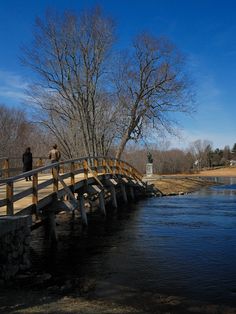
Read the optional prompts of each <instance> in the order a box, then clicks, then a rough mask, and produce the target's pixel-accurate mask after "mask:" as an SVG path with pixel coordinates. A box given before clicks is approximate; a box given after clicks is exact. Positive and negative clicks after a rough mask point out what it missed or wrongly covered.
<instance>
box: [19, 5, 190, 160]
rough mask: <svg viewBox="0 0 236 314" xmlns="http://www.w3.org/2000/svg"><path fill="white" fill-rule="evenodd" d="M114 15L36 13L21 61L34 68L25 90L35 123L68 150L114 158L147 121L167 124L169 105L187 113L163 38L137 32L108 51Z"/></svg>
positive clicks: (183, 82)
mask: <svg viewBox="0 0 236 314" xmlns="http://www.w3.org/2000/svg"><path fill="white" fill-rule="evenodd" d="M114 31H115V28H114V22H113V21H112V20H111V19H110V18H108V17H106V16H104V15H103V14H102V12H101V10H100V9H97V8H96V9H94V10H92V11H90V12H84V13H82V14H81V15H80V16H76V15H74V14H71V13H64V14H63V15H62V16H57V15H56V14H52V13H50V14H47V15H46V17H45V19H37V21H36V31H35V35H34V43H33V45H32V46H30V47H29V46H28V47H27V48H25V49H24V58H23V61H24V63H25V64H26V65H28V66H30V67H31V68H32V69H33V70H34V72H36V73H37V74H38V80H37V81H36V82H35V84H34V86H32V88H31V90H30V91H29V93H30V95H31V97H32V98H31V99H32V100H33V101H34V102H35V104H37V106H39V107H40V109H41V110H42V111H43V114H42V113H41V118H40V120H41V122H42V123H43V124H44V125H45V126H47V128H49V129H50V131H51V132H52V133H53V134H54V136H56V138H57V140H58V142H59V144H60V146H61V147H62V149H63V151H64V153H65V155H66V156H67V157H69V158H70V157H76V156H78V155H82V154H85V155H88V156H92V155H99V154H102V155H104V154H105V155H106V154H108V153H109V151H110V148H111V147H116V157H118V158H119V157H120V156H121V154H122V153H123V151H124V149H125V146H126V144H127V143H128V142H129V141H130V140H138V139H139V138H140V137H141V136H142V134H143V132H144V131H145V129H147V128H149V127H150V126H152V127H153V126H154V127H156V128H157V129H158V128H165V129H167V130H168V131H169V132H171V131H172V129H171V123H170V121H171V117H170V116H169V115H168V113H171V112H175V111H177V112H180V111H182V112H188V111H189V110H191V109H190V106H189V103H190V102H189V100H190V98H189V93H188V91H189V86H188V83H187V79H186V76H185V75H184V65H183V58H182V57H181V56H180V54H179V53H178V52H177V49H176V48H175V47H174V46H173V45H172V44H171V43H170V42H169V41H167V40H166V39H164V38H156V37H154V36H150V35H148V34H141V35H139V36H138V37H137V38H136V39H135V41H134V43H133V45H131V46H130V48H129V51H128V52H127V53H126V54H121V53H119V52H117V51H116V52H115V53H114V48H113V43H114V37H115V36H114Z"/></svg>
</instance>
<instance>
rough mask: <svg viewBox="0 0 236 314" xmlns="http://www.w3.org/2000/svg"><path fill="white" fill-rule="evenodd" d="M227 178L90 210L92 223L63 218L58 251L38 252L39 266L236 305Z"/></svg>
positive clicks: (232, 191) (235, 216)
mask: <svg viewBox="0 0 236 314" xmlns="http://www.w3.org/2000/svg"><path fill="white" fill-rule="evenodd" d="M220 180H221V181H222V179H220ZM223 181H224V185H220V186H215V187H210V188H204V189H202V190H200V191H199V192H196V193H193V194H188V195H181V196H171V197H162V198H148V199H144V200H141V201H139V202H137V203H136V204H134V205H129V206H127V207H123V208H121V209H120V210H119V211H118V212H117V213H113V214H111V215H109V216H108V217H107V219H102V218H101V217H100V216H99V215H98V216H97V215H91V217H89V227H88V229H87V230H82V229H81V226H80V225H79V224H78V222H77V220H75V221H74V220H70V221H69V222H68V223H67V224H64V223H62V222H61V220H60V219H59V220H58V226H57V228H58V231H59V233H58V250H57V252H54V253H55V254H51V255H50V257H48V255H47V256H46V255H45V252H44V251H43V250H42V251H41V252H37V253H36V252H33V258H34V260H35V261H36V260H37V261H38V266H37V265H36V266H37V267H38V268H39V265H40V267H41V269H42V268H44V270H46V271H47V272H50V273H51V274H52V275H53V276H54V277H55V278H61V280H66V279H68V278H73V277H80V276H84V275H86V276H88V277H89V278H93V279H94V280H95V281H96V282H97V288H96V289H97V290H98V292H99V291H100V292H101V293H102V291H103V289H104V287H106V289H107V290H110V291H111V290H112V289H114V287H116V289H117V291H116V292H117V293H122V291H121V289H126V290H129V289H136V290H138V291H148V292H150V293H152V292H153V293H157V292H158V293H164V294H168V295H178V296H183V297H188V298H191V299H195V300H196V299H199V300H202V301H208V302H215V303H219V304H225V305H236V178H235V179H230V180H229V179H225V180H223ZM36 238H37V240H34V241H36V242H37V241H38V242H39V241H40V240H42V239H43V235H42V238H40V233H39V232H38V234H37V237H36ZM42 241H43V240H42ZM36 266H34V267H36ZM37 267H36V268H37ZM118 287H122V288H118ZM119 289H120V290H119Z"/></svg>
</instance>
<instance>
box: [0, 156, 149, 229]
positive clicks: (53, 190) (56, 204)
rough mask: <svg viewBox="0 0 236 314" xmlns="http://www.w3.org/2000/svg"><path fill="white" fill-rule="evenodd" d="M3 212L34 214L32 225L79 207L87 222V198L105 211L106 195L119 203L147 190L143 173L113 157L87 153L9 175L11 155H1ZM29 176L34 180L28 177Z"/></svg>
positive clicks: (0, 207) (0, 183) (1, 204)
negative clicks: (47, 217) (46, 214)
mask: <svg viewBox="0 0 236 314" xmlns="http://www.w3.org/2000/svg"><path fill="white" fill-rule="evenodd" d="M0 163H1V166H0V172H1V177H0V216H13V215H31V216H32V222H33V225H36V224H37V223H38V222H40V221H42V217H43V216H44V214H45V213H46V212H53V213H54V214H55V213H58V212H60V211H65V210H66V211H72V212H73V211H74V210H79V211H80V214H81V219H82V222H83V223H84V224H87V213H86V206H85V200H86V199H93V201H94V202H95V203H96V202H97V203H96V204H97V207H98V208H99V209H100V210H101V212H102V214H103V215H106V203H107V199H109V201H110V202H111V203H112V206H113V207H117V200H118V197H119V198H122V200H123V201H124V202H127V201H128V200H129V199H131V200H134V199H135V197H136V195H138V194H140V193H142V194H144V193H145V189H146V185H145V184H144V183H143V181H142V175H141V174H140V173H139V172H138V171H137V170H136V169H134V168H133V167H132V166H131V165H129V164H128V163H126V162H124V161H122V160H117V159H114V158H104V157H96V158H95V157H89V158H88V157H85V158H78V159H73V160H66V161H62V162H58V163H54V164H50V165H47V166H40V167H37V168H35V169H34V170H32V171H29V172H27V173H21V174H17V175H14V176H10V171H11V168H10V167H9V159H8V158H4V159H3V158H2V159H0ZM26 176H28V177H29V176H30V177H31V178H32V181H26V180H25V177H26Z"/></svg>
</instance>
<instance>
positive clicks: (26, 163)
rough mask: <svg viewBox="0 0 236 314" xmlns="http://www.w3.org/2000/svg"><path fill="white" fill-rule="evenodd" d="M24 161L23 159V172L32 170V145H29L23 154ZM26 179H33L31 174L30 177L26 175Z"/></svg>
mask: <svg viewBox="0 0 236 314" xmlns="http://www.w3.org/2000/svg"><path fill="white" fill-rule="evenodd" d="M22 161H23V172H27V171H30V170H32V166H33V157H32V153H31V151H30V147H27V148H26V150H25V152H24V154H23V156H22ZM25 180H26V181H28V180H30V181H31V176H29V177H25Z"/></svg>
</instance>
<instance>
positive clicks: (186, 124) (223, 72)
mask: <svg viewBox="0 0 236 314" xmlns="http://www.w3.org/2000/svg"><path fill="white" fill-rule="evenodd" d="M96 4H99V5H100V6H101V7H102V8H103V10H104V11H105V13H106V14H109V15H111V16H112V17H113V18H114V19H115V21H116V23H117V34H118V40H119V44H120V45H121V46H126V45H127V44H128V42H129V41H131V40H132V38H133V36H134V35H135V34H137V33H138V32H140V31H143V30H145V31H150V32H152V33H153V34H156V35H158V36H159V35H166V36H167V37H169V39H170V40H171V41H173V42H174V43H175V44H176V45H177V47H178V48H179V49H180V50H181V51H182V52H183V53H184V54H185V55H186V56H187V62H188V67H189V72H190V73H191V75H192V77H193V79H194V81H195V86H194V89H195V91H196V101H197V103H198V111H197V113H196V114H194V115H193V117H192V118H191V117H179V119H180V123H181V124H182V139H181V140H177V139H174V138H172V139H171V142H172V146H174V147H181V148H182V147H186V146H187V145H188V143H189V142H192V141H195V140H198V139H201V140H210V141H212V142H213V146H214V147H215V148H217V147H219V148H223V147H224V146H225V145H230V147H232V146H233V144H234V143H235V142H236V123H235V119H236V106H235V99H236V85H235V83H236V1H233V0H224V1H219V0H218V1H217V0H214V1H213V0H161V1H159V0H146V1H143V0H136V1H134V0H119V1H118V0H100V1H93V0H87V1H83V0H54V1H53V0H18V1H17V0H8V1H1V2H0V42H1V49H0V103H4V104H6V105H8V106H23V105H22V98H24V89H25V87H26V86H27V84H28V83H29V82H30V79H31V75H32V74H31V73H30V72H29V70H28V69H25V68H24V67H22V65H21V64H20V62H19V57H20V55H21V51H20V46H21V45H22V44H25V43H29V42H30V41H31V40H32V29H33V25H34V20H35V17H36V16H42V15H43V14H44V12H45V10H46V9H47V8H48V7H51V8H56V9H57V10H58V11H63V10H64V9H70V10H73V11H76V12H80V11H81V10H83V9H84V8H91V7H93V6H94V5H96Z"/></svg>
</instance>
